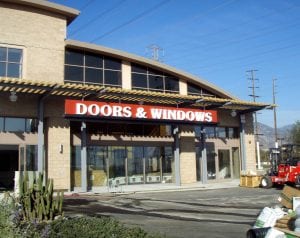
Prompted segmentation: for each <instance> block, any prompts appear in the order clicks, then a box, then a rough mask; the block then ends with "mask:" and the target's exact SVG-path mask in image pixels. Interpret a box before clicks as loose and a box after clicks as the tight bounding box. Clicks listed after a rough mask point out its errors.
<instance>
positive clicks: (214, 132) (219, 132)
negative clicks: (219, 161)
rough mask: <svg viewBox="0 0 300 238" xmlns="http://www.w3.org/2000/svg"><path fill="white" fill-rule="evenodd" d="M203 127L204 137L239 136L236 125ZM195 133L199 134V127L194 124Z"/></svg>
mask: <svg viewBox="0 0 300 238" xmlns="http://www.w3.org/2000/svg"><path fill="white" fill-rule="evenodd" d="M204 129H205V135H206V138H229V139H233V138H239V129H238V127H215V126H206V127H204ZM195 134H196V136H197V137H200V136H201V127H199V126H195Z"/></svg>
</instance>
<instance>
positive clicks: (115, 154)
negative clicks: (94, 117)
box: [71, 146, 175, 190]
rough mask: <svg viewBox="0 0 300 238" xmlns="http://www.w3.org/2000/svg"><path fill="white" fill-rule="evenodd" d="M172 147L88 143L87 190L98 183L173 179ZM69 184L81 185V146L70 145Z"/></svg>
mask: <svg viewBox="0 0 300 238" xmlns="http://www.w3.org/2000/svg"><path fill="white" fill-rule="evenodd" d="M173 171H175V168H174V156H173V148H172V147H171V146H166V147H142V146H88V147H87V173H88V174H87V180H88V181H87V184H88V190H92V189H93V188H96V187H99V186H109V187H118V186H121V185H127V184H129V185H130V184H145V183H173V182H174V174H173V173H174V172H173ZM71 175H72V181H71V183H72V187H73V189H74V188H75V187H80V186H81V147H80V146H74V147H73V149H72V173H71Z"/></svg>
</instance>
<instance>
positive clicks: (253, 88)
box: [246, 69, 259, 136]
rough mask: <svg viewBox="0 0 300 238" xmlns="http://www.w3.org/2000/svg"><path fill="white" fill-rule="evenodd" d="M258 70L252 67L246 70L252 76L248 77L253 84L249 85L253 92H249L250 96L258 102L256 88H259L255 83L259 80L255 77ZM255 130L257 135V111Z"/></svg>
mask: <svg viewBox="0 0 300 238" xmlns="http://www.w3.org/2000/svg"><path fill="white" fill-rule="evenodd" d="M257 71H258V70H256V69H252V70H248V71H246V72H247V73H250V74H251V75H250V78H248V80H250V81H251V86H249V87H248V88H250V89H251V92H252V94H249V95H248V96H250V97H252V99H253V102H256V98H258V97H259V96H257V95H256V94H255V89H257V88H259V87H257V86H256V85H255V82H256V81H258V79H257V78H255V72H257ZM254 130H255V135H256V136H257V135H258V125H257V114H256V112H254Z"/></svg>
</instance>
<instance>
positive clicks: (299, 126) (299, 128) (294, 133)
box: [290, 120, 300, 145]
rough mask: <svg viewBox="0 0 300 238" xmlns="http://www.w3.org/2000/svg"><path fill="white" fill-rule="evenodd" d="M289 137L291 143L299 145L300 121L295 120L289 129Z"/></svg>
mask: <svg viewBox="0 0 300 238" xmlns="http://www.w3.org/2000/svg"><path fill="white" fill-rule="evenodd" d="M290 138H291V141H292V143H294V144H299V145H300V121H299V120H298V121H296V122H295V124H294V125H293V127H292V129H291V131H290Z"/></svg>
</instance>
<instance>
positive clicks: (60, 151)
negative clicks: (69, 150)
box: [58, 144, 64, 154]
mask: <svg viewBox="0 0 300 238" xmlns="http://www.w3.org/2000/svg"><path fill="white" fill-rule="evenodd" d="M58 150H59V153H61V154H62V153H63V152H64V146H63V144H59V147H58Z"/></svg>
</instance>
